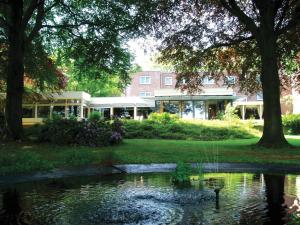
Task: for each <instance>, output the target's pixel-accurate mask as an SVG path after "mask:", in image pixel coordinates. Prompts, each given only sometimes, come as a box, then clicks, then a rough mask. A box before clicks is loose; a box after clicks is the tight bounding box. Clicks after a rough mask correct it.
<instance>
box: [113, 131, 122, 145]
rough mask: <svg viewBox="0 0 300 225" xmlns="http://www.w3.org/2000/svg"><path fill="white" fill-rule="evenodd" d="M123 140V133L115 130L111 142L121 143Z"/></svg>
mask: <svg viewBox="0 0 300 225" xmlns="http://www.w3.org/2000/svg"><path fill="white" fill-rule="evenodd" d="M122 140H123V138H122V135H121V134H120V133H119V132H115V131H113V132H112V134H111V137H110V143H111V144H119V143H121V142H122Z"/></svg>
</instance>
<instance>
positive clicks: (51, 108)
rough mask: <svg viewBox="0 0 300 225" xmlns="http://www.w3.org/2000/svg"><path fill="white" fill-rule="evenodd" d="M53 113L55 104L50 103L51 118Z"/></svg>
mask: <svg viewBox="0 0 300 225" xmlns="http://www.w3.org/2000/svg"><path fill="white" fill-rule="evenodd" d="M52 114H53V105H50V119H52Z"/></svg>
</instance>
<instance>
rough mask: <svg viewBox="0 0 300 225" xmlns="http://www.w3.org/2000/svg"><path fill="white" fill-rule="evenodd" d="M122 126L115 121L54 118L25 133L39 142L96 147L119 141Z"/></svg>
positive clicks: (120, 139) (122, 132)
mask: <svg viewBox="0 0 300 225" xmlns="http://www.w3.org/2000/svg"><path fill="white" fill-rule="evenodd" d="M122 126H123V125H122V123H121V122H117V121H114V122H112V123H110V121H104V120H99V121H96V120H92V121H77V119H65V118H55V119H52V120H50V119H48V120H46V121H45V122H44V124H42V125H38V126H34V127H32V128H30V129H28V131H27V135H29V136H35V137H36V139H37V140H38V141H39V142H50V143H54V144H62V145H69V144H74V145H84V146H91V147H96V146H106V145H110V144H117V143H120V142H121V141H122V135H123V134H124V131H123V127H122Z"/></svg>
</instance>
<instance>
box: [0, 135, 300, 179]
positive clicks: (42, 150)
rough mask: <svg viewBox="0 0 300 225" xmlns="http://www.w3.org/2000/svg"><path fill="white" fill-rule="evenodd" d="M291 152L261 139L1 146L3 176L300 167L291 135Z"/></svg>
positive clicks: (299, 141) (299, 147) (297, 142)
mask: <svg viewBox="0 0 300 225" xmlns="http://www.w3.org/2000/svg"><path fill="white" fill-rule="evenodd" d="M288 140H289V142H290V143H291V144H292V145H294V146H295V148H291V149H264V148H257V147H255V146H251V145H252V144H255V143H256V142H257V141H258V138H252V139H237V140H224V141H186V140H158V139H127V140H125V141H124V143H123V144H121V145H119V146H113V147H104V148H88V147H70V146H54V145H49V144H32V143H28V144H26V143H18V144H16V143H4V144H0V174H2V175H3V174H17V173H28V172H32V171H44V170H50V169H53V168H65V167H77V166H84V165H101V164H109V163H124V164H125V163H169V162H178V161H185V162H255V163H285V164H299V165H300V138H299V137H296V136H289V137H288Z"/></svg>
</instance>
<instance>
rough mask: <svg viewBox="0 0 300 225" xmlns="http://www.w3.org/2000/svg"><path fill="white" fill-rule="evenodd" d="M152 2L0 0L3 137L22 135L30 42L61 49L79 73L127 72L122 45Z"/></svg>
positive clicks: (51, 49) (49, 49)
mask: <svg viewBox="0 0 300 225" xmlns="http://www.w3.org/2000/svg"><path fill="white" fill-rule="evenodd" d="M151 5H152V3H149V4H147V3H146V2H145V3H144V2H143V1H133V0H97V1H90V0H68V1H67V0H0V40H1V43H0V45H1V48H2V46H4V47H7V60H6V61H5V62H1V64H4V66H3V70H2V71H6V73H5V75H4V77H5V84H6V106H5V112H6V115H5V120H6V130H7V134H8V136H9V137H11V138H13V139H20V138H22V130H23V129H22V95H23V91H24V72H25V71H26V69H27V68H26V67H25V66H24V65H25V61H26V60H28V58H27V57H26V55H27V54H28V52H29V51H30V46H38V45H37V44H36V43H39V45H40V47H41V48H42V49H43V51H45V53H46V54H47V55H51V54H54V53H55V52H56V51H57V49H59V48H60V49H63V52H64V53H65V56H66V57H70V58H72V59H73V60H74V65H75V67H77V68H80V69H81V70H82V71H83V72H84V71H85V70H87V69H88V68H90V67H93V68H94V69H95V70H97V71H95V72H94V75H95V77H99V76H101V75H102V74H115V73H119V74H122V75H123V76H126V68H128V58H129V54H128V53H127V49H126V48H125V47H123V43H124V41H126V38H128V34H129V33H132V32H133V31H138V24H139V23H144V22H145V21H146V18H148V17H147V15H148V14H150V13H151V11H152V10H153V9H155V7H154V6H151ZM37 76H38V75H37Z"/></svg>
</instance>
